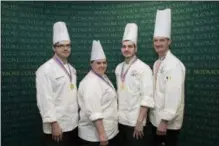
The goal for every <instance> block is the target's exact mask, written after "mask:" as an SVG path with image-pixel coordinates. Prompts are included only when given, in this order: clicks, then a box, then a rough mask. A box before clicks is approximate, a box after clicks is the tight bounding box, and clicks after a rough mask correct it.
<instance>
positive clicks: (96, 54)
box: [90, 40, 106, 61]
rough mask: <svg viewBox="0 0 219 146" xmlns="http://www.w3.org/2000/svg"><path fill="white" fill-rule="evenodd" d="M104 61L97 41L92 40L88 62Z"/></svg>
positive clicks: (104, 57)
mask: <svg viewBox="0 0 219 146" xmlns="http://www.w3.org/2000/svg"><path fill="white" fill-rule="evenodd" d="M100 59H106V56H105V54H104V51H103V48H102V46H101V44H100V41H99V40H97V41H96V40H93V44H92V50H91V57H90V61H93V60H100Z"/></svg>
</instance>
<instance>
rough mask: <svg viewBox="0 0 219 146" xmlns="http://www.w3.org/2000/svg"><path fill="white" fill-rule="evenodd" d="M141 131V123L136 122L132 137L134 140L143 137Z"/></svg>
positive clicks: (142, 127)
mask: <svg viewBox="0 0 219 146" xmlns="http://www.w3.org/2000/svg"><path fill="white" fill-rule="evenodd" d="M143 129H144V126H143V124H142V122H140V121H137V123H136V126H135V129H134V133H133V137H135V138H136V139H140V138H142V137H143V136H144V132H143Z"/></svg>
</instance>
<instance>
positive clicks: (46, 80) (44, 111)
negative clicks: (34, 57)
mask: <svg viewBox="0 0 219 146" xmlns="http://www.w3.org/2000/svg"><path fill="white" fill-rule="evenodd" d="M70 69H71V74H72V84H74V89H73V90H72V89H70V80H69V77H68V75H67V74H66V73H65V72H64V70H63V69H62V68H61V67H60V66H59V65H58V64H57V63H56V62H55V60H54V59H50V60H49V61H47V62H46V63H44V64H43V65H42V66H40V67H39V68H38V70H37V71H36V89H37V106H38V108H39V111H40V114H41V117H42V121H43V131H44V133H51V124H50V123H51V122H54V121H57V122H58V124H59V125H60V127H61V129H62V131H64V132H66V131H71V130H73V129H74V128H75V127H77V124H78V104H77V87H76V80H77V79H76V71H75V69H74V68H73V67H72V66H71V65H70Z"/></svg>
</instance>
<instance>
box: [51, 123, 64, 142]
mask: <svg viewBox="0 0 219 146" xmlns="http://www.w3.org/2000/svg"><path fill="white" fill-rule="evenodd" d="M52 138H53V139H54V140H55V141H57V142H59V141H61V140H62V129H61V128H60V126H59V124H58V123H57V122H53V123H52Z"/></svg>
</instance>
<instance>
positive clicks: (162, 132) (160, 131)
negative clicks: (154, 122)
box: [157, 120, 168, 135]
mask: <svg viewBox="0 0 219 146" xmlns="http://www.w3.org/2000/svg"><path fill="white" fill-rule="evenodd" d="M167 125H168V122H167V121H164V120H161V122H160V124H159V126H158V127H157V135H166V132H167Z"/></svg>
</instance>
